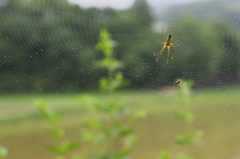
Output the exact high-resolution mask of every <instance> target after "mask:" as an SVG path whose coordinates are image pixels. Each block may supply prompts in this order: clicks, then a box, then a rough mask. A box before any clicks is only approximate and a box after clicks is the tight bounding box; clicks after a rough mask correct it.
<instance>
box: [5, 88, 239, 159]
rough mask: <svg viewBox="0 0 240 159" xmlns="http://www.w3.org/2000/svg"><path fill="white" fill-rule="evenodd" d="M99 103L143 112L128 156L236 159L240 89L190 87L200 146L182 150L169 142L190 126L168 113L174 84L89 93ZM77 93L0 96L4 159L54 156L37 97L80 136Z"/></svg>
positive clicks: (173, 106) (177, 101) (176, 100)
mask: <svg viewBox="0 0 240 159" xmlns="http://www.w3.org/2000/svg"><path fill="white" fill-rule="evenodd" d="M89 94H90V95H92V96H94V97H96V98H98V99H100V101H101V102H103V103H108V102H117V103H125V104H126V106H127V107H128V108H129V109H130V110H132V111H136V110H145V111H147V112H148V115H147V117H146V118H144V119H141V120H140V121H139V122H138V123H137V124H136V125H135V126H134V130H135V131H136V134H137V135H138V145H137V147H136V148H135V149H134V151H133V152H132V158H133V159H141V158H142V159H144V158H148V159H155V158H156V157H157V156H158V154H159V152H160V151H162V150H169V151H171V152H174V153H178V152H188V153H190V154H191V155H194V156H198V157H201V158H204V159H212V158H216V159H226V158H229V159H231V158H237V157H240V150H239V147H240V135H239V133H240V124H239V122H238V121H240V115H239V113H240V105H239V103H240V98H239V96H240V89H239V88H237V87H223V88H219V89H218V88H211V89H202V90H194V91H192V93H191V97H190V105H191V108H192V110H193V111H194V112H195V113H196V121H195V122H194V125H192V126H191V129H201V130H203V131H204V137H203V139H204V141H203V143H202V144H201V145H200V146H197V147H194V148H193V149H191V150H190V149H187V148H186V147H181V146H178V145H175V144H173V142H172V140H173V137H174V136H175V135H176V134H178V133H180V132H184V131H186V130H189V129H190V128H189V126H186V124H185V123H184V122H182V121H179V120H177V119H175V118H173V115H172V114H173V112H174V111H175V110H177V109H179V108H180V107H181V103H182V100H181V98H182V96H181V95H180V94H179V93H178V92H177V91H176V89H175V88H172V87H169V88H165V89H162V90H159V91H151V90H142V91H122V92H117V93H114V94H103V93H89ZM81 95H82V94H60V95H56V94H55V95H53V94H50V95H36V94H32V95H6V96H1V97H0V145H3V146H5V147H7V148H8V150H9V155H8V157H7V159H33V158H34V159H43V158H44V159H52V158H54V157H55V156H54V155H53V154H51V153H50V152H48V151H47V150H46V149H45V145H46V144H48V143H52V142H53V139H52V138H51V136H50V134H49V128H50V127H49V125H48V124H47V123H45V122H44V121H43V120H41V119H40V118H39V115H38V109H37V108H36V107H35V104H34V103H35V101H36V100H43V101H46V102H47V103H48V104H49V106H50V107H51V108H52V109H53V110H54V111H56V112H58V113H60V114H62V116H63V117H62V122H61V124H62V126H63V127H65V128H66V129H67V137H69V138H70V139H72V140H76V139H79V138H80V135H79V130H80V124H81V121H82V119H83V117H84V116H86V115H85V105H84V104H82V103H81V101H80V96H81Z"/></svg>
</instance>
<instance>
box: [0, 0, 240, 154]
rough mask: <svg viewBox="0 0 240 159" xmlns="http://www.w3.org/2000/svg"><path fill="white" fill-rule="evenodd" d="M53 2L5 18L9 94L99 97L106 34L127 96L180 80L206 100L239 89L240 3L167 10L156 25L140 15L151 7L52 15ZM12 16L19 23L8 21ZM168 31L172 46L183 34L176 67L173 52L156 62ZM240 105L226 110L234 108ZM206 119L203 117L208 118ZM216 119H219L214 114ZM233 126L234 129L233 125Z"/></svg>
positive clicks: (28, 2) (23, 4)
mask: <svg viewBox="0 0 240 159" xmlns="http://www.w3.org/2000/svg"><path fill="white" fill-rule="evenodd" d="M53 2H54V1H44V0H43V1H37V0H36V1H33V0H21V1H20V0H19V1H11V3H13V5H12V7H7V8H5V9H4V10H2V12H1V13H0V16H1V17H2V19H1V23H2V24H1V27H0V38H1V41H2V43H1V44H0V54H1V57H0V62H1V64H0V67H1V75H0V77H1V80H2V82H1V86H0V88H1V91H2V92H3V93H6V92H7V93H8V92H10V93H11V92H14V90H17V92H21V91H23V92H24V91H30V92H31V91H35V92H38V93H39V92H42V91H50V92H51V93H52V94H54V93H55V92H57V93H59V92H61V91H63V92H67V93H72V92H74V91H82V90H89V89H96V88H97V84H98V80H99V77H100V76H101V75H103V74H106V71H105V70H99V69H98V68H95V67H94V66H93V65H92V63H93V62H95V61H99V60H100V59H101V58H102V55H101V54H100V53H96V52H97V51H96V44H97V42H98V40H99V31H100V29H101V28H102V27H105V28H106V29H107V30H108V31H109V33H110V35H111V37H112V39H113V40H114V41H115V42H116V43H117V45H116V47H115V48H114V57H115V58H116V59H117V60H120V61H123V62H124V66H123V68H122V69H121V71H122V72H123V73H124V76H125V77H126V78H127V79H130V80H131V82H132V84H131V87H129V88H127V89H129V90H130V89H131V88H132V87H134V88H135V89H136V88H137V90H143V89H149V88H150V89H161V88H163V87H175V86H174V82H175V81H176V80H177V79H193V80H194V81H195V85H194V87H195V88H206V89H204V91H206V94H208V92H209V91H210V90H212V89H213V90H217V89H219V88H220V86H225V87H224V88H226V89H224V90H225V92H224V93H223V94H227V93H228V90H229V89H232V87H231V86H230V85H234V86H235V85H236V84H239V73H240V71H239V69H240V67H239V66H240V65H239V61H240V59H239V52H240V47H239V45H238V44H239V40H240V35H239V32H240V31H239V28H240V26H239V22H240V12H239V7H240V2H239V1H238V0H228V1H227V0H225V1H224V0H212V1H211V0H209V1H208V0H206V1H196V2H192V3H185V4H178V5H169V6H166V8H165V7H164V5H163V7H160V8H158V7H153V6H152V7H151V8H150V11H151V14H152V15H154V19H153V20H151V19H148V18H149V17H147V16H146V15H147V14H144V12H141V10H138V9H139V8H137V7H138V6H141V5H142V4H143V6H144V5H145V3H144V1H141V0H139V1H138V3H136V8H134V7H132V8H131V7H130V8H127V9H126V10H127V11H124V10H116V9H112V8H101V9H99V8H98V9H96V8H93V9H87V8H81V9H82V10H81V11H79V10H78V9H77V8H78V7H79V6H73V5H70V6H69V4H68V3H67V2H65V1H62V3H61V4H59V6H57V7H52V5H53V4H54V3H53ZM8 3H9V1H7V0H5V1H2V2H1V3H0V7H6V5H7V4H8ZM19 6H20V7H19ZM145 7H147V6H145ZM17 10H21V13H22V15H16V14H18V13H19V12H17ZM41 10H44V12H41ZM72 10H74V11H75V12H72ZM5 13H8V14H11V15H12V16H10V18H8V19H4V16H5ZM29 13H30V14H32V16H34V15H35V16H36V17H38V18H39V19H38V18H36V19H35V21H29V19H28V16H26V15H28V14H29ZM129 14H131V16H129ZM11 17H12V19H11ZM16 17H17V18H16ZM118 18H119V19H120V20H121V21H120V20H118ZM43 21H44V23H42V22H43ZM63 21H64V22H65V23H64V26H62V22H63ZM124 22H126V23H124ZM9 24H11V25H9ZM77 24H79V25H77ZM129 24H131V25H129ZM60 25H61V26H60ZM163 26H164V31H163V35H164V40H165V39H166V38H167V36H168V35H170V34H171V35H172V37H173V42H175V41H176V40H177V39H178V38H179V37H181V34H182V33H183V35H182V38H181V40H180V41H179V42H178V43H177V44H176V45H178V44H179V46H178V47H175V48H171V51H172V54H173V56H174V58H173V59H172V60H170V61H169V63H168V64H166V60H167V49H165V51H164V52H163V55H162V56H161V58H160V59H159V61H157V62H156V57H155V56H154V55H153V53H154V52H155V53H157V52H158V51H159V50H160V49H161V47H162V45H160V44H159V43H158V42H157V41H156V38H157V39H158V40H160V41H161V36H160V34H161V32H162V27H163ZM39 33H40V34H39ZM52 34H54V35H55V38H53V36H52ZM3 39H4V40H3ZM9 41H10V43H9ZM1 45H2V47H1ZM29 46H30V47H29ZM39 59H40V60H39ZM23 75H24V76H25V77H23ZM42 81H44V82H42ZM46 81H47V82H46ZM52 81H53V82H52ZM230 95H232V94H230ZM230 95H229V96H230ZM233 96H235V97H236V96H237V95H236V94H234V95H233ZM221 97H222V98H223V97H225V96H221ZM203 100H204V98H203ZM214 100H217V99H214V98H213V101H210V102H212V105H214V104H215V103H214ZM237 104H238V103H231V102H230V101H227V102H226V105H233V106H237ZM196 107H197V106H196ZM196 109H197V108H196ZM228 110H229V109H227V107H226V111H228ZM232 110H233V109H232ZM201 111H202V110H201V109H199V112H200V113H199V114H200V115H202V114H201ZM212 111H216V112H217V113H219V112H218V111H219V110H218V109H215V107H214V106H213V107H212ZM219 114H223V115H226V114H228V112H225V113H223V112H220V113H219ZM153 119H154V117H153ZM209 119H211V118H209ZM211 121H215V120H214V119H211ZM223 122H224V121H223ZM157 124H158V123H157V122H153V123H152V125H149V128H147V130H150V129H151V128H154V127H158V125H157ZM200 124H203V123H200ZM226 124H230V123H228V122H227V121H225V125H226ZM236 126H239V125H236ZM150 127H151V128H150ZM169 131H171V130H169ZM220 131H224V130H222V129H221V130H220ZM234 153H235V154H236V153H237V150H236V151H234ZM210 157H211V155H210ZM218 158H220V157H219V156H218Z"/></svg>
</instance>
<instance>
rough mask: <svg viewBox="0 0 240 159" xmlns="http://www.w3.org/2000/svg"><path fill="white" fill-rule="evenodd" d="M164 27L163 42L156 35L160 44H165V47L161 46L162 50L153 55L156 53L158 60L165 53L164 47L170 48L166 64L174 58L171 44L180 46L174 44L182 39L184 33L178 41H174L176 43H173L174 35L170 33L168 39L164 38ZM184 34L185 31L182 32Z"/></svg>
mask: <svg viewBox="0 0 240 159" xmlns="http://www.w3.org/2000/svg"><path fill="white" fill-rule="evenodd" d="M163 29H164V26H163V27H162V34H161V37H162V42H161V41H159V40H158V39H157V37H156V40H157V42H158V43H159V44H163V47H162V48H161V50H159V52H158V53H157V54H155V53H153V55H154V56H157V57H156V61H158V60H159V58H160V57H161V56H162V53H163V51H164V49H165V48H167V49H168V57H167V62H166V64H168V61H169V60H170V59H173V56H172V53H171V50H170V47H171V46H172V47H178V46H179V45H176V46H174V45H175V44H176V43H178V42H179V41H180V40H181V38H182V35H181V37H180V38H178V40H177V41H176V42H174V43H171V41H172V35H168V37H167V39H166V41H164V39H163ZM182 34H183V32H182Z"/></svg>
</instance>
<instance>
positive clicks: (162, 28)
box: [155, 26, 164, 44]
mask: <svg viewBox="0 0 240 159" xmlns="http://www.w3.org/2000/svg"><path fill="white" fill-rule="evenodd" d="M163 29H164V26H163V27H162V33H161V38H162V42H161V41H159V40H158V39H157V36H156V37H155V38H156V40H157V42H158V43H159V44H164V37H163Z"/></svg>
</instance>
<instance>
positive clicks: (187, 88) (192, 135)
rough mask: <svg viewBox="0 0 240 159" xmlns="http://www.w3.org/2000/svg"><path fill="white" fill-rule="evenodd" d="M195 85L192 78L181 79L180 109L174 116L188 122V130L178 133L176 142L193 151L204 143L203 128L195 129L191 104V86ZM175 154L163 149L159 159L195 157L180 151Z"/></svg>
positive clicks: (179, 86)
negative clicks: (193, 148)
mask: <svg viewBox="0 0 240 159" xmlns="http://www.w3.org/2000/svg"><path fill="white" fill-rule="evenodd" d="M193 85H194V82H193V81H192V80H181V83H180V84H178V89H179V94H180V101H179V102H180V104H179V107H178V109H177V110H176V111H175V112H174V114H173V116H174V117H175V118H176V119H178V120H181V121H184V122H185V123H186V124H187V130H186V132H185V133H182V134H177V135H176V136H175V138H174V142H175V144H177V145H182V146H186V147H188V149H189V152H190V151H191V149H192V147H194V146H196V145H200V144H201V143H202V139H201V138H202V136H203V131H202V130H194V129H193V127H192V125H193V123H194V121H195V118H196V117H195V114H194V112H193V111H192V106H191V101H190V99H191V96H190V95H191V87H192V86H193ZM172 156H174V155H173V154H172V153H170V152H167V151H162V152H161V153H160V155H159V159H172V158H177V159H195V158H196V157H192V156H190V155H187V154H184V153H179V154H177V155H175V156H174V157H172Z"/></svg>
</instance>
